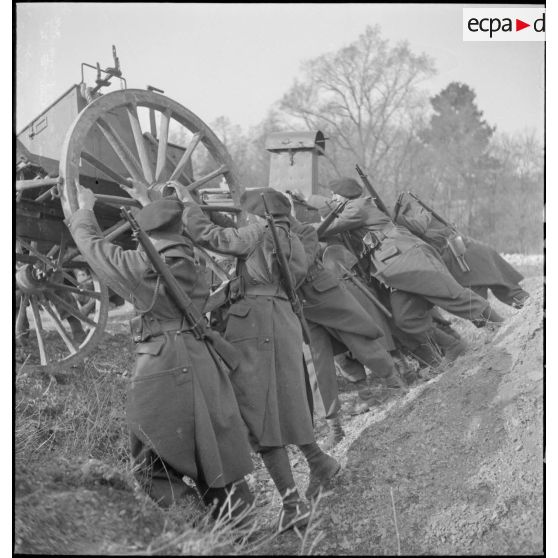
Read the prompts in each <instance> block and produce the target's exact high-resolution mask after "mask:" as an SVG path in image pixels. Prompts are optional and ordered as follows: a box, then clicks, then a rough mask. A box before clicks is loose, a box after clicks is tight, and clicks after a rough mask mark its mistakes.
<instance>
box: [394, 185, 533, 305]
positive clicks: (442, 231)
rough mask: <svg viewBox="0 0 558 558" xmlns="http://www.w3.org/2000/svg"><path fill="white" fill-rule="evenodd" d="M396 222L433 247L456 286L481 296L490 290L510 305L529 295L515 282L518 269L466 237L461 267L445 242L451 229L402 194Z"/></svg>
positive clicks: (519, 276) (492, 250)
mask: <svg viewBox="0 0 558 558" xmlns="http://www.w3.org/2000/svg"><path fill="white" fill-rule="evenodd" d="M397 223H398V224H400V225H403V226H405V227H407V228H408V229H409V230H410V231H411V232H412V233H413V234H415V235H416V236H418V237H419V238H421V239H422V240H424V241H425V242H427V243H428V244H430V245H431V246H433V247H434V248H435V249H436V250H437V251H438V253H439V254H440V256H441V257H442V260H443V261H444V263H445V264H446V266H447V268H448V270H449V272H450V273H451V274H452V275H453V277H455V279H456V281H457V282H458V283H459V284H460V285H462V286H464V287H468V288H470V289H472V290H474V291H475V292H476V293H478V294H480V295H481V296H483V297H485V298H486V296H487V290H488V289H491V290H492V292H493V293H494V295H495V296H496V297H497V298H498V299H499V300H501V301H502V302H505V303H506V304H512V303H514V302H515V301H518V300H523V299H525V298H527V297H528V296H529V295H528V293H527V292H526V291H524V290H523V289H522V288H521V287H520V286H519V282H520V281H522V280H523V275H521V273H519V271H517V270H516V269H515V268H514V267H513V266H512V265H510V264H509V263H508V262H507V261H506V260H505V259H504V258H502V256H500V254H499V253H498V252H497V251H496V250H494V249H493V248H491V247H490V246H487V245H486V244H482V243H481V242H478V241H476V240H473V239H472V238H468V237H463V241H464V244H465V247H466V248H467V252H466V253H465V260H466V262H467V265H468V266H469V268H470V271H464V270H462V269H461V267H460V266H459V264H458V262H457V260H456V258H455V257H454V255H453V254H452V252H451V250H450V248H449V245H448V242H447V241H448V238H449V237H451V236H452V235H453V229H452V228H451V227H449V226H447V225H444V224H443V223H442V222H441V221H439V220H438V219H436V218H435V217H434V216H433V215H432V214H431V213H430V212H429V211H427V210H426V209H424V208H423V207H422V206H421V205H420V204H419V203H418V202H417V201H416V200H414V199H413V198H411V197H410V196H408V195H406V194H404V197H403V200H402V203H401V210H400V212H399V214H398V216H397Z"/></svg>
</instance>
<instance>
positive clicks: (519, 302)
mask: <svg viewBox="0 0 558 558" xmlns="http://www.w3.org/2000/svg"><path fill="white" fill-rule="evenodd" d="M530 296H531V295H530V294H529V293H528V292H527V291H522V293H521V294H519V295H516V296H514V297H513V301H512V304H511V306H512V308H517V309H518V310H521V308H523V306H525V302H527V299H528V298H529V297H530Z"/></svg>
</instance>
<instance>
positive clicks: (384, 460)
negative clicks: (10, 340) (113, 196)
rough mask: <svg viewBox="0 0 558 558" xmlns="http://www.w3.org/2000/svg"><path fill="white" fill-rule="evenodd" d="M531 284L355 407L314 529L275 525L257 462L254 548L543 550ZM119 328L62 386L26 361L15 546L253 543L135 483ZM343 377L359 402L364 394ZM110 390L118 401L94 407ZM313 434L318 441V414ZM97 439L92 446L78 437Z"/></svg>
mask: <svg viewBox="0 0 558 558" xmlns="http://www.w3.org/2000/svg"><path fill="white" fill-rule="evenodd" d="M523 286H524V288H525V289H526V290H527V291H528V292H530V293H531V298H530V299H529V300H528V301H527V303H526V305H525V307H524V308H523V309H522V310H514V309H511V308H509V307H507V306H504V305H503V304H500V303H498V302H497V301H496V302H495V304H494V305H495V307H496V309H497V310H498V312H500V313H502V314H503V315H505V316H506V318H507V320H506V322H505V323H504V325H503V326H502V327H501V328H500V329H499V330H498V331H495V332H489V331H486V330H479V329H476V328H474V327H473V326H472V325H470V324H467V323H463V322H462V321H460V320H455V321H454V326H455V327H456V329H458V330H459V331H460V333H461V334H462V335H463V337H464V338H465V339H466V340H467V341H468V343H469V350H468V351H467V352H466V353H465V354H464V355H463V356H461V357H460V358H458V359H457V360H456V361H455V362H453V363H451V364H445V365H444V366H443V367H442V368H441V373H440V374H439V375H438V376H436V377H435V378H433V379H431V380H430V381H428V382H425V383H421V384H417V385H415V386H413V387H412V389H411V391H410V393H409V394H407V395H406V396H405V397H402V398H392V399H391V400H389V401H387V402H386V403H384V404H383V405H382V406H381V407H379V408H376V409H374V410H372V411H370V412H368V413H365V414H362V415H358V416H354V417H351V416H349V415H348V414H346V415H345V416H344V429H345V433H346V437H345V439H344V440H343V441H342V442H341V443H340V444H338V446H336V447H335V448H334V450H333V451H332V452H331V453H332V455H334V456H335V457H336V458H337V459H338V460H339V461H340V462H341V463H342V466H343V467H342V471H341V473H340V475H338V477H337V478H336V480H335V483H334V487H333V490H332V492H331V493H329V494H328V495H326V496H324V497H323V498H322V499H321V501H320V502H319V504H318V506H317V510H316V517H315V520H314V524H313V525H312V527H311V529H310V531H309V532H308V533H307V535H306V538H305V539H303V538H302V537H301V536H299V535H298V534H296V533H293V532H289V533H285V534H283V535H281V536H278V537H274V536H273V532H274V528H275V524H276V521H277V516H278V513H279V509H280V502H279V499H278V497H277V494H276V492H275V490H274V489H273V485H272V484H271V481H270V480H269V478H268V476H267V474H266V472H265V470H264V469H263V468H262V466H261V463H260V461H259V460H258V459H256V460H255V462H256V465H257V467H256V471H255V473H254V474H253V475H251V477H250V479H249V483H250V484H251V486H252V488H253V489H254V491H255V492H257V493H258V501H257V506H258V507H257V510H258V522H259V527H258V536H259V537H266V536H268V537H269V539H270V540H269V541H268V542H267V543H265V544H263V545H260V546H259V547H258V550H257V552H258V553H264V554H265V553H270V554H298V553H309V552H312V553H315V554H357V555H358V554H367V555H373V554H381V555H385V554H387V555H390V554H391V555H396V554H454V555H455V554H477V555H478V554H539V553H542V552H543V467H544V463H543V457H544V446H543V422H542V421H543V283H542V279H541V278H540V276H539V277H529V278H528V279H526V280H525V281H524V283H523ZM124 331H125V326H124V319H123V318H122V316H120V317H118V318H117V319H115V320H113V321H112V322H111V326H110V328H109V332H108V333H107V337H106V339H105V340H104V342H103V344H102V345H101V346H100V347H99V349H98V351H97V353H95V354H94V355H93V356H92V357H91V358H90V359H89V361H88V363H86V364H85V365H84V366H83V368H82V369H74V370H72V371H70V373H69V375H68V376H67V377H66V379H60V380H59V381H58V383H57V384H54V385H51V386H49V378H48V377H40V376H37V375H36V374H34V372H33V370H32V369H27V370H24V371H23V372H22V371H21V370H19V371H18V376H17V379H16V388H17V393H16V490H15V495H16V500H15V552H18V553H22V552H26V553H45V554H62V553H65V554H78V553H90V554H99V553H101V554H114V553H131V552H134V553H136V552H140V553H147V554H153V553H156V554H167V553H174V554H201V553H203V554H216V553H217V554H223V553H226V554H239V553H240V554H243V553H247V552H252V553H253V552H255V550H254V548H250V547H247V546H244V547H243V546H241V545H240V546H239V545H238V544H235V543H234V541H232V542H231V540H228V539H227V540H226V539H224V538H221V539H219V538H218V537H216V535H215V531H214V530H213V531H212V530H211V528H204V527H203V525H202V527H200V517H201V516H202V514H203V513H204V512H203V510H201V508H200V506H199V504H198V502H197V501H195V500H194V499H193V500H192V502H191V503H189V504H188V505H184V506H183V507H181V508H173V509H171V510H160V509H159V508H157V507H156V506H155V505H154V504H153V503H151V502H150V501H149V500H148V499H147V498H146V497H145V496H143V495H142V494H141V493H140V491H138V490H137V487H135V485H134V482H133V480H132V477H131V474H130V471H129V465H128V464H127V458H126V443H127V442H126V430H125V424H124V420H123V394H124V381H125V379H124V375H125V374H126V373H127V372H129V369H130V368H131V362H132V354H131V350H130V349H125V350H123V349H122V347H128V346H129V343H128V341H127V336H126V334H125V333H124ZM105 379H107V380H105ZM109 380H110V381H109ZM339 382H340V386H341V391H342V400H343V402H344V407H345V408H347V409H348V408H349V407H350V406H351V405H352V404H353V403H354V401H355V398H356V393H355V390H354V389H353V388H352V386H351V385H350V384H349V383H348V382H346V381H345V380H343V379H342V378H340V379H339ZM91 385H93V386H96V387H95V389H94V390H93V391H91V387H90V386H91ZM87 386H89V388H88V387H87ZM87 394H89V395H87ZM86 395H87V396H88V397H89V398H90V399H89V400H87V401H86V400H85V399H84V398H85V397H86ZM93 400H94V401H95V402H96V405H97V406H96V407H94V406H93V403H91V401H93ZM105 400H106V401H107V402H110V409H109V408H108V407H106V406H105V407H102V406H101V405H100V404H99V402H102V401H105ZM79 401H82V405H85V406H86V409H85V410H84V411H83V412H82V414H81V415H80V414H79V413H78V412H77V411H76V409H75V405H77V403H78V402H79ZM83 401H85V402H83ZM87 405H89V407H87ZM101 407H102V409H101V415H102V416H104V415H107V417H106V418H107V419H110V420H106V421H104V422H103V421H102V420H101V419H100V418H97V417H94V422H95V424H96V426H95V427H96V430H94V431H89V432H88V431H86V430H83V431H81V430H79V431H78V429H79V428H80V425H83V424H85V423H86V418H87V417H90V418H91V417H92V410H93V409H97V411H96V412H99V411H98V409H99V408H101ZM37 408H38V409H39V411H40V415H39V417H38V418H37V415H36V412H37ZM103 409H104V411H103ZM31 410H33V413H31ZM72 413H73V414H72ZM103 413H104V415H103ZM72 417H75V421H74V422H72V420H74V418H72ZM317 432H318V441H319V442H323V441H324V439H325V435H326V429H325V426H324V424H323V422H320V421H318V423H317ZM76 433H77V434H79V436H77V437H76ZM87 435H89V436H91V439H92V440H93V439H94V440H96V443H95V444H94V445H93V446H92V445H91V444H85V443H83V444H81V442H82V441H83V440H82V439H83V438H84V437H85V436H87ZM76 438H79V440H78V439H76ZM101 442H102V443H101ZM39 446H40V447H39ZM291 457H292V463H293V471H294V473H295V478H296V481H297V484H298V485H299V488H300V490H301V492H304V490H305V488H306V486H305V485H306V483H307V479H308V471H307V468H306V464H305V462H304V459H303V458H302V456H301V455H300V454H299V453H298V452H297V451H294V450H293V451H291ZM196 521H197V522H198V523H197V526H196ZM202 524H203V521H202Z"/></svg>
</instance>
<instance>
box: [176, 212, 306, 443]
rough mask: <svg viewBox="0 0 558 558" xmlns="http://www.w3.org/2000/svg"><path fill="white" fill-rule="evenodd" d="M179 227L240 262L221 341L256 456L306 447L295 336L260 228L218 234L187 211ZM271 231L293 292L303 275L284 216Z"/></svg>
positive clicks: (302, 258) (302, 256)
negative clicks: (231, 353)
mask: <svg viewBox="0 0 558 558" xmlns="http://www.w3.org/2000/svg"><path fill="white" fill-rule="evenodd" d="M183 222H184V226H185V228H186V229H187V231H188V233H189V234H190V235H191V237H192V238H193V239H194V240H195V242H196V243H199V244H200V245H202V246H204V247H206V248H208V249H210V250H213V251H215V252H219V253H223V254H232V255H235V256H238V257H239V258H240V260H241V264H240V265H239V276H240V277H241V278H242V282H243V283H244V289H243V291H244V296H243V297H242V298H241V299H240V300H239V301H238V302H235V303H234V304H232V306H231V307H230V309H229V311H228V322H227V327H226V332H225V337H226V338H227V339H228V340H229V341H230V342H231V343H232V344H233V345H234V346H235V347H237V348H238V349H239V351H240V352H241V354H242V364H241V366H240V367H239V369H238V370H236V371H235V372H233V373H232V375H231V381H232V383H233V386H234V389H235V393H236V396H237V399H238V403H239V406H240V411H241V413H242V416H243V418H244V420H245V422H246V424H247V426H248V429H249V430H250V434H251V440H252V442H253V445H254V447H255V449H256V450H258V449H259V448H261V447H264V446H284V445H287V444H295V445H303V444H308V443H311V442H313V441H314V433H313V426H312V418H311V414H310V407H309V404H308V400H307V398H306V388H305V379H304V369H303V356H302V355H303V353H302V331H301V327H300V324H299V322H298V319H297V317H296V315H295V314H294V313H293V311H292V308H291V304H290V302H289V300H288V298H287V296H286V294H285V291H284V290H283V288H282V286H281V284H280V280H279V273H278V269H277V263H276V261H275V256H274V255H273V243H272V239H271V233H270V231H269V229H268V228H267V226H266V225H264V224H260V223H257V224H252V225H248V226H244V227H240V228H238V229H235V228H229V227H220V226H218V225H215V224H213V223H212V222H211V221H210V220H209V219H208V218H207V217H206V216H205V215H204V214H203V212H202V211H201V210H200V209H199V207H198V206H197V205H195V204H191V203H190V204H188V203H187V204H185V211H184V221H183ZM276 224H277V230H278V234H279V237H280V242H281V246H282V248H283V251H284V253H285V255H286V256H287V259H288V261H289V267H290V269H291V273H292V275H293V277H294V280H295V282H296V283H297V284H300V282H302V280H303V279H304V277H305V276H306V272H307V269H308V264H307V255H306V253H305V251H304V247H303V245H302V243H301V242H300V240H299V239H298V237H297V236H296V235H295V234H293V233H292V232H291V230H290V220H289V218H288V217H287V216H283V217H278V218H276ZM300 226H301V227H304V226H303V225H300Z"/></svg>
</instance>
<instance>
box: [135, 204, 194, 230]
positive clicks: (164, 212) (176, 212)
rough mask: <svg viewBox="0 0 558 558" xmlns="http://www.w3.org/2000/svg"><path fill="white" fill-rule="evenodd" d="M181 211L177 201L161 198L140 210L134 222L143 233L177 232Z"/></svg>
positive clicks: (180, 225)
mask: <svg viewBox="0 0 558 558" xmlns="http://www.w3.org/2000/svg"><path fill="white" fill-rule="evenodd" d="M183 210H184V206H183V205H182V202H180V201H179V200H175V199H168V198H163V199H159V200H155V201H154V202H152V203H150V204H149V205H146V206H145V207H144V208H142V210H141V211H139V212H138V213H137V214H136V221H137V222H138V225H139V226H140V227H141V228H142V229H143V230H144V231H145V232H150V231H155V230H156V231H159V232H163V231H169V232H177V231H180V229H181V227H182V211H183Z"/></svg>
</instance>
